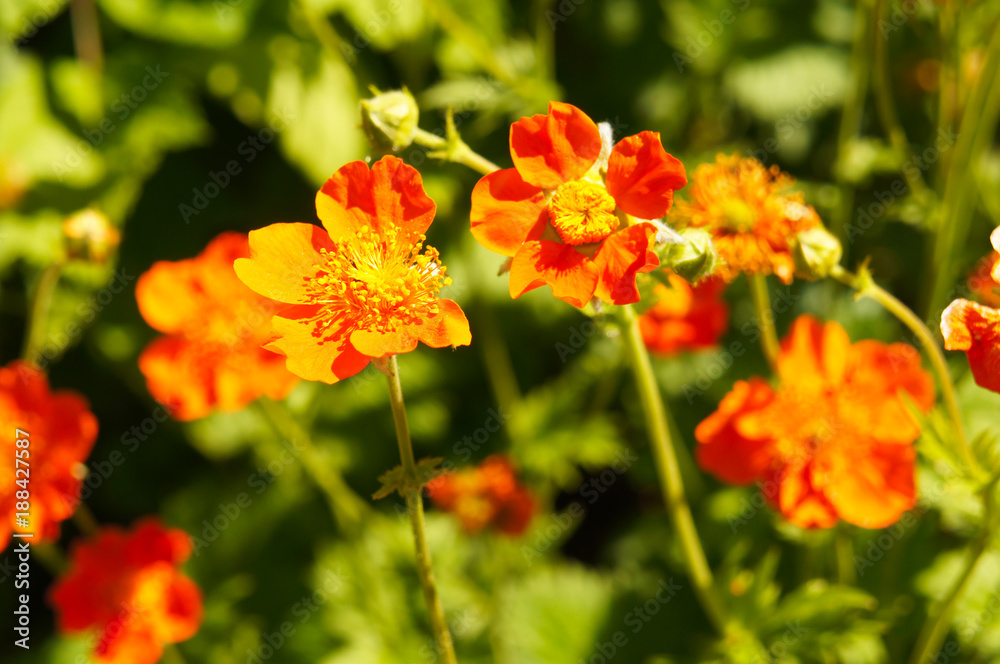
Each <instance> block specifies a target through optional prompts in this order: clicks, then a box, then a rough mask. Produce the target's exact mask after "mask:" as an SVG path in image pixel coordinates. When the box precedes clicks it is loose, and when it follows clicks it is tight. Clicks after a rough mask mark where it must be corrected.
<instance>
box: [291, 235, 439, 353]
mask: <svg viewBox="0 0 1000 664" xmlns="http://www.w3.org/2000/svg"><path fill="white" fill-rule="evenodd" d="M425 239H426V237H425V236H423V235H420V236H417V237H413V236H407V235H405V234H402V233H401V232H400V230H399V228H397V227H395V226H393V227H390V228H388V229H385V230H383V231H382V232H381V233H380V234H379V235H376V234H375V233H373V232H372V230H371V229H370V228H369V227H367V226H365V227H363V228H362V229H361V232H359V233H358V236H357V238H356V239H354V240H351V241H345V242H342V243H341V244H338V245H337V246H336V247H334V248H333V249H330V250H327V249H321V250H320V253H321V255H322V257H323V259H324V260H323V262H320V263H319V264H317V265H316V266H315V267H316V271H317V272H316V276H315V277H313V278H311V279H309V282H310V290H311V291H312V293H313V295H314V297H315V302H317V303H318V304H323V305H325V306H324V307H323V309H322V311H321V312H320V314H319V315H318V316H317V318H316V333H317V334H319V335H325V334H328V333H331V334H332V333H335V332H336V330H337V329H339V328H340V327H342V326H343V325H345V324H346V325H349V326H350V327H351V328H353V329H362V330H371V331H376V332H380V333H387V332H392V331H394V330H397V329H399V328H400V327H405V326H407V325H412V324H416V323H419V322H420V321H422V320H424V319H425V318H426V317H427V316H430V315H434V314H436V313H438V304H437V302H438V293H439V292H440V291H441V288H442V287H444V286H448V285H450V284H451V279H449V278H448V276H447V269H446V268H445V266H444V265H442V264H441V263H440V259H439V254H438V251H437V249H435V248H433V247H425V246H424V244H423V243H424V240H425Z"/></svg>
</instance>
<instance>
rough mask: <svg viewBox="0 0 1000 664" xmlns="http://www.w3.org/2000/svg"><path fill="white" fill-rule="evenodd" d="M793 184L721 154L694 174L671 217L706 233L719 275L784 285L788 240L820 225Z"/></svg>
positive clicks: (789, 273)
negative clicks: (768, 277) (771, 279)
mask: <svg viewBox="0 0 1000 664" xmlns="http://www.w3.org/2000/svg"><path fill="white" fill-rule="evenodd" d="M793 183H794V180H793V179H792V177H791V176H789V175H787V174H785V173H782V172H781V170H780V169H779V168H778V167H777V166H772V167H771V168H765V167H764V165H763V164H761V163H760V162H759V161H757V160H756V159H751V158H741V157H740V156H739V155H738V154H734V155H731V156H727V155H723V154H720V155H718V156H717V157H716V159H715V163H714V164H713V163H709V164H701V165H700V166H698V168H696V169H695V172H694V177H693V178H692V181H691V188H690V189H689V197H690V201H684V200H678V201H677V205H676V206H675V208H674V216H673V218H674V219H676V220H677V224H678V225H679V226H693V227H696V228H705V229H706V230H708V231H709V232H710V233H711V234H712V238H713V240H714V241H715V248H716V250H717V251H718V252H719V257H720V258H721V259H722V265H720V266H719V268H718V272H717V274H718V275H719V276H721V277H722V278H723V279H725V280H726V281H733V280H734V279H735V278H736V277H737V276H738V275H739V274H740V273H741V272H745V273H747V274H775V275H777V276H778V278H779V279H781V280H782V281H783V282H785V283H786V284H790V283H792V280H793V278H794V275H795V259H794V258H793V255H792V246H791V245H792V241H793V240H794V238H795V236H796V235H797V234H798V233H800V232H802V231H805V230H809V229H810V228H817V227H820V226H821V225H822V223H821V222H820V219H819V215H817V214H816V211H815V210H814V209H813V208H812V207H811V206H809V205H806V204H805V203H804V200H803V198H802V194H801V193H800V192H789V191H786V190H787V189H788V187H790V186H791V185H792V184H793Z"/></svg>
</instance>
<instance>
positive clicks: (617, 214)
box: [471, 102, 687, 307]
mask: <svg viewBox="0 0 1000 664" xmlns="http://www.w3.org/2000/svg"><path fill="white" fill-rule="evenodd" d="M510 153H511V157H512V158H513V161H514V168H508V169H505V170H500V171H496V172H495V173H491V174H489V175H487V176H486V177H484V178H483V179H482V180H480V181H479V183H478V184H477V185H476V188H475V189H474V190H473V191H472V212H471V219H472V234H473V235H474V236H475V238H476V239H477V240H478V241H479V243H480V244H482V245H483V246H484V247H486V248H487V249H489V250H491V251H495V252H497V253H499V254H503V255H504V256H510V257H511V258H512V261H511V265H510V294H511V297H515V298H516V297H520V296H521V295H523V294H524V293H526V292H527V291H529V290H532V289H534V288H538V287H540V286H544V285H549V286H551V287H552V294H553V295H555V296H556V297H558V298H560V299H562V300H565V301H566V302H568V303H569V304H572V305H573V306H576V307H583V306H584V305H586V304H587V303H588V302H589V301H590V299H591V298H593V297H594V296H595V295H596V296H597V297H599V298H601V299H602V300H605V301H607V302H611V303H613V304H629V303H632V302H637V301H638V300H639V291H638V290H637V289H636V285H635V275H636V274H637V273H640V272H649V271H650V270H653V269H654V268H655V267H656V266H657V265H658V264H659V260H658V258H657V257H656V254H654V253H653V252H652V251H651V249H652V243H653V239H654V236H655V235H656V230H657V229H656V226H654V225H653V224H650V223H643V222H644V221H645V220H650V219H656V218H659V217H662V216H663V215H665V214H666V213H667V210H669V209H670V205H671V203H672V201H673V194H674V190H676V189H680V188H681V187H683V186H684V185H685V184H687V178H686V176H685V174H684V166H683V165H682V164H681V163H680V162H679V161H678V160H677V159H675V158H674V157H672V156H670V155H669V154H667V153H666V151H664V149H663V146H662V145H661V144H660V135H659V134H657V133H656V132H651V131H644V132H642V133H640V134H636V135H635V136H630V137H628V138H626V139H623V140H622V141H620V142H619V143H618V144H617V145H615V146H614V149H612V150H611V151H610V153H608V154H602V141H601V133H600V130H599V129H598V127H597V125H596V124H594V121H593V120H591V119H590V118H589V117H587V116H586V115H585V114H584V113H583V111H581V110H580V109H578V108H576V107H575V106H571V105H569V104H563V103H560V102H552V103H551V104H549V114H548V115H535V116H532V117H530V118H521V119H520V120H518V121H517V122H515V123H514V124H513V125H512V126H511V128H510Z"/></svg>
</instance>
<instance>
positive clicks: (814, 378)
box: [695, 316, 934, 528]
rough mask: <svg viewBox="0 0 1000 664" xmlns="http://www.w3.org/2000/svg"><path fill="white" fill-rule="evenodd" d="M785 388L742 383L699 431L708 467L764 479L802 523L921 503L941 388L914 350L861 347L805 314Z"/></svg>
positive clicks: (829, 522) (891, 511) (793, 340)
mask: <svg viewBox="0 0 1000 664" xmlns="http://www.w3.org/2000/svg"><path fill="white" fill-rule="evenodd" d="M778 373H779V382H778V384H777V386H774V387H772V386H771V385H769V384H768V383H767V382H766V381H764V380H762V379H760V378H752V379H750V380H749V381H739V382H737V383H736V385H735V386H734V387H733V390H732V391H731V392H730V393H729V394H727V395H726V396H725V398H723V400H722V402H721V403H720V404H719V408H718V410H716V411H715V412H714V413H713V414H712V415H710V416H709V417H708V418H707V419H705V420H704V421H703V422H702V423H701V424H700V425H698V428H697V429H696V430H695V437H696V438H697V439H698V442H699V443H700V444H699V446H698V462H699V464H700V465H701V467H702V468H704V469H705V470H707V471H709V472H711V473H712V474H714V475H716V476H717V477H718V478H719V479H721V480H723V481H726V482H729V483H732V484H749V483H751V482H754V481H758V482H760V483H761V484H762V486H764V487H772V489H766V490H765V491H764V493H765V496H766V497H767V499H768V500H769V501H770V502H771V503H773V504H774V505H775V506H776V507H777V508H778V509H779V510H780V511H781V513H782V514H784V515H785V517H786V518H788V520H789V521H791V522H792V523H794V524H796V525H799V526H803V527H820V528H829V527H831V526H833V525H835V524H836V523H837V520H838V519H843V520H844V521H847V522H848V523H853V524H855V525H858V526H864V527H866V528H883V527H885V526H888V525H891V524H893V523H895V522H896V521H897V520H898V519H899V517H900V516H901V515H902V514H903V512H905V511H906V510H908V509H910V508H911V507H912V506H913V504H914V500H915V486H914V461H915V459H916V450H915V449H914V447H913V445H912V443H913V441H914V440H915V439H916V438H917V436H918V435H919V433H920V428H919V426H918V424H917V422H916V421H914V419H913V418H912V416H911V415H910V413H909V412H908V411H907V407H906V404H905V402H904V397H903V396H901V394H905V395H906V397H908V398H909V399H911V400H912V401H913V403H915V404H916V405H917V406H918V407H919V408H920V409H921V410H924V411H927V410H929V409H930V408H931V406H932V405H933V403H934V382H933V379H932V378H931V376H930V374H928V373H927V372H926V371H924V370H923V369H922V368H921V367H920V357H919V354H918V353H917V351H916V350H915V349H914V348H912V347H910V346H908V345H906V344H900V343H896V344H884V343H881V342H878V341H871V340H866V341H859V342H857V343H854V344H852V343H851V341H850V339H848V337H847V333H846V332H845V331H844V329H843V328H842V327H841V326H840V325H838V324H837V323H827V324H826V325H823V324H821V323H820V322H819V321H817V320H816V319H814V318H811V317H809V316H801V317H799V318H798V319H797V320H796V321H795V324H794V326H793V327H792V331H791V333H790V334H789V335H788V337H787V338H786V339H784V341H783V342H782V345H781V354H780V356H779V358H778Z"/></svg>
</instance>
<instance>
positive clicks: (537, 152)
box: [510, 101, 601, 189]
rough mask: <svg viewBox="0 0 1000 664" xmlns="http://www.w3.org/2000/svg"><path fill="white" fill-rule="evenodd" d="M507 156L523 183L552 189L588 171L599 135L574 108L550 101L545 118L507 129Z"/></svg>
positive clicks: (537, 117)
mask: <svg viewBox="0 0 1000 664" xmlns="http://www.w3.org/2000/svg"><path fill="white" fill-rule="evenodd" d="M510 154H511V157H512V158H513V160H514V167H515V168H517V171H518V173H520V174H521V177H522V178H524V181H525V182H527V183H528V184H531V185H534V186H536V187H541V188H542V189H555V188H556V187H558V186H559V185H560V184H562V183H563V182H569V181H570V180H576V179H577V178H579V177H581V176H583V175H584V174H585V173H586V172H587V171H588V170H590V167H591V166H593V165H594V162H595V161H597V157H598V156H600V154H601V132H600V131H599V130H598V129H597V125H596V124H594V121H593V120H591V119H590V118H589V117H587V114H586V113H584V112H583V111H581V110H580V109H578V108H577V107H576V106H571V105H570V104H564V103H562V102H558V101H553V102H550V103H549V114H548V115H533V116H531V117H530V118H527V117H526V118H521V119H520V120H518V121H517V122H515V123H514V124H512V125H511V126H510Z"/></svg>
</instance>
